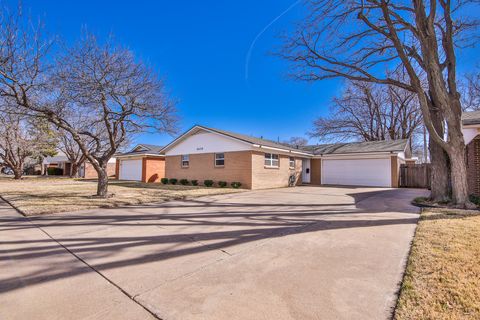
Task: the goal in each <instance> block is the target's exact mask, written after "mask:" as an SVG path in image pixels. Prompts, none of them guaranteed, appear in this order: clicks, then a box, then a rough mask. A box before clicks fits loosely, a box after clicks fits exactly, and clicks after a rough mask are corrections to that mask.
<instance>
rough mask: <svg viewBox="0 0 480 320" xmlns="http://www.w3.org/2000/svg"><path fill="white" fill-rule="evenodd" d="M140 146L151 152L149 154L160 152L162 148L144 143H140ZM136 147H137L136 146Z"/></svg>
mask: <svg viewBox="0 0 480 320" xmlns="http://www.w3.org/2000/svg"><path fill="white" fill-rule="evenodd" d="M140 146H142V147H145V148H147V149H149V151H151V152H159V151H160V150H162V149H163V146H159V145H156V144H145V143H141V144H140ZM137 147H138V146H137Z"/></svg>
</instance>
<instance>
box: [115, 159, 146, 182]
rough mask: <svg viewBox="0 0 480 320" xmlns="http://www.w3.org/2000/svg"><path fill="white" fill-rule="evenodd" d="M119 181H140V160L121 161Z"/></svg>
mask: <svg viewBox="0 0 480 320" xmlns="http://www.w3.org/2000/svg"><path fill="white" fill-rule="evenodd" d="M119 176H120V177H119V179H120V180H135V181H141V180H142V160H121V161H120V170H119Z"/></svg>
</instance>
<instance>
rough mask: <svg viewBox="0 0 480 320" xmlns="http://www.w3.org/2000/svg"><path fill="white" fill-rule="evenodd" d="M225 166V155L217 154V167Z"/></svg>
mask: <svg viewBox="0 0 480 320" xmlns="http://www.w3.org/2000/svg"><path fill="white" fill-rule="evenodd" d="M224 165H225V153H215V167H223V166H224Z"/></svg>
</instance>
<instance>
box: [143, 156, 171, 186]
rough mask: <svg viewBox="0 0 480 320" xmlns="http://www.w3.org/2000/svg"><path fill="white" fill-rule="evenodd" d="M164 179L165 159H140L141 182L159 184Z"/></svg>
mask: <svg viewBox="0 0 480 320" xmlns="http://www.w3.org/2000/svg"><path fill="white" fill-rule="evenodd" d="M164 177H165V159H164V158H158V157H144V158H143V159H142V181H143V182H159V181H160V179H161V178H164Z"/></svg>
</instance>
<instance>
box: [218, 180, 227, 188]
mask: <svg viewBox="0 0 480 320" xmlns="http://www.w3.org/2000/svg"><path fill="white" fill-rule="evenodd" d="M218 185H219V186H220V188H225V187H226V186H227V182H226V181H218Z"/></svg>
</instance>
